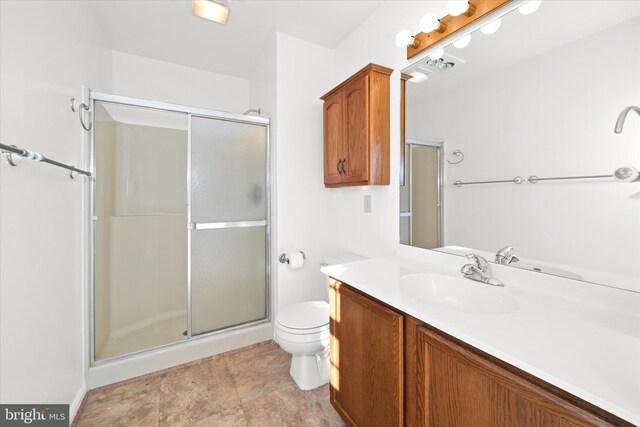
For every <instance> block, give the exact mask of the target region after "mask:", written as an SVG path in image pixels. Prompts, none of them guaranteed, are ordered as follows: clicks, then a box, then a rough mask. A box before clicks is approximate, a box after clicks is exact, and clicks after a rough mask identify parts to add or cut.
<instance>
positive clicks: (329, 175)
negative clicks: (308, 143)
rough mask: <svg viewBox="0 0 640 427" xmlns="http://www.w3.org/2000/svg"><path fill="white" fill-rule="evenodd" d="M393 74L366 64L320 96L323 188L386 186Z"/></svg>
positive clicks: (374, 65) (390, 70)
mask: <svg viewBox="0 0 640 427" xmlns="http://www.w3.org/2000/svg"><path fill="white" fill-rule="evenodd" d="M392 72H393V70H392V69H390V68H386V67H382V66H380V65H376V64H369V65H367V66H366V67H364V68H363V69H362V70H360V71H358V72H357V73H355V74H354V75H353V76H351V77H349V78H348V79H347V80H345V81H344V82H342V83H341V84H339V85H338V86H336V87H335V88H333V89H332V90H331V91H330V92H329V93H327V94H326V95H324V96H323V97H322V98H320V99H322V100H323V101H324V178H325V180H324V184H325V186H326V187H342V186H348V185H388V184H389V169H390V164H389V162H390V160H389V138H390V136H389V135H390V129H389V115H390V106H389V89H390V83H389V75H390V74H391V73H392Z"/></svg>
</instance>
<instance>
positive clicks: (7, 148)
mask: <svg viewBox="0 0 640 427" xmlns="http://www.w3.org/2000/svg"><path fill="white" fill-rule="evenodd" d="M0 149H1V150H2V153H5V154H6V156H7V162H8V163H9V164H10V165H11V166H17V164H16V162H14V161H13V159H12V158H11V156H12V154H18V155H19V156H22V157H26V158H28V159H33V160H35V161H37V162H44V163H49V164H50V165H54V166H58V167H59V168H64V169H67V170H69V171H70V172H69V177H70V178H71V179H73V172H75V173H79V174H82V175H86V176H91V172H87V171H85V170H82V169H78V168H76V167H75V166H70V165H65V164H64V163H60V162H57V161H55V160H51V159H48V158H47V157H45V156H43V155H42V154H40V153H36V152H35V151H30V150H26V149H24V148H19V147H16V146H14V145H6V144H0Z"/></svg>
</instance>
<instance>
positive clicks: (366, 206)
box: [364, 194, 371, 213]
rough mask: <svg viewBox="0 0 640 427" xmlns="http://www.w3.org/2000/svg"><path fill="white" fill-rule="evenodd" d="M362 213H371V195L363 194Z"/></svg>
mask: <svg viewBox="0 0 640 427" xmlns="http://www.w3.org/2000/svg"><path fill="white" fill-rule="evenodd" d="M364 213H371V195H369V194H366V195H365V196H364Z"/></svg>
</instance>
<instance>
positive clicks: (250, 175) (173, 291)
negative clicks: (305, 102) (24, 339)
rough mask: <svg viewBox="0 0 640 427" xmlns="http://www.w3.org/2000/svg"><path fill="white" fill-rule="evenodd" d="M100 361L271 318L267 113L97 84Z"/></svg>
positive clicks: (95, 234) (94, 193)
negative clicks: (114, 91)
mask: <svg viewBox="0 0 640 427" xmlns="http://www.w3.org/2000/svg"><path fill="white" fill-rule="evenodd" d="M91 103H92V112H93V117H92V119H93V120H92V123H93V128H92V152H91V159H92V171H93V172H94V176H95V179H94V180H93V182H92V188H91V204H92V208H91V211H92V212H91V218H90V221H91V225H92V238H91V244H90V246H91V258H92V260H91V264H92V268H91V272H92V274H91V276H92V287H91V301H92V310H91V323H92V325H91V326H92V327H91V331H92V333H91V361H92V364H93V365H96V364H100V363H102V362H105V361H109V360H113V359H121V358H123V357H127V356H130V355H133V354H137V353H141V352H146V351H149V350H152V349H158V348H162V347H167V346H173V345H176V344H178V343H182V342H184V341H190V340H194V339H196V338H199V337H205V336H211V335H213V334H219V333H222V332H226V331H230V330H235V329H240V328H247V327H250V326H253V325H257V324H259V323H265V322H268V320H269V315H270V313H269V290H270V277H269V231H270V230H269V228H270V227H269V224H270V223H269V208H270V205H269V198H270V192H269V157H270V156H269V120H268V119H266V118H263V117H256V116H246V115H240V114H230V113H223V112H216V111H211V110H204V109H199V108H192V107H186V106H181V105H175V104H167V103H161V102H153V101H146V100H140V99H133V98H128V97H122V96H116V95H110V94H104V93H96V92H92V93H91Z"/></svg>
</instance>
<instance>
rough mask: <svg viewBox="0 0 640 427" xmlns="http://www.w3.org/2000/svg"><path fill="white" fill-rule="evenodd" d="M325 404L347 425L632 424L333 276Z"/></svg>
mask: <svg viewBox="0 0 640 427" xmlns="http://www.w3.org/2000/svg"><path fill="white" fill-rule="evenodd" d="M330 288H331V298H330V305H331V320H330V322H331V353H330V354H331V388H330V390H331V391H330V393H331V404H332V405H333V406H334V408H335V409H336V410H337V411H338V413H339V414H340V415H341V416H342V418H343V419H344V421H345V422H346V423H347V424H348V425H350V426H361V427H369V426H400V425H405V426H409V427H414V426H416V427H419V426H424V427H441V426H456V427H465V426H469V427H484V426H486V427H500V426H504V427H516V426H527V427H538V426H539V427H542V426H544V427H555V426H631V425H632V424H630V423H628V422H625V421H624V420H622V419H620V418H618V417H616V416H614V415H612V414H610V413H608V412H606V411H604V410H602V409H600V408H598V407H596V406H594V405H592V404H590V403H588V402H585V401H583V400H582V399H579V398H578V397H576V396H573V395H572V394H570V393H567V392H565V391H564V390H561V389H559V388H557V387H555V386H553V385H551V384H549V383H547V382H545V381H542V380H540V379H539V378H536V377H534V376H533V375H530V374H528V373H526V372H524V371H522V370H520V369H518V368H515V367H514V366H511V365H509V364H508V363H506V362H503V361H502V360H499V359H497V358H495V357H493V356H490V355H488V354H486V353H484V352H482V351H480V350H478V349H476V348H474V347H472V346H470V345H468V344H466V343H463V342H461V341H459V340H457V339H455V338H453V337H450V336H448V335H446V334H444V333H443V332H441V331H439V330H437V329H435V328H433V327H431V326H429V325H427V324H425V323H423V322H421V321H419V320H417V319H415V318H413V317H411V316H409V315H406V314H403V313H401V312H398V311H397V310H395V309H393V308H391V307H389V306H387V305H385V304H383V303H381V302H379V301H377V300H375V299H373V298H371V297H368V296H367V295H365V294H363V293H361V292H359V291H357V290H355V289H353V288H351V287H349V286H348V285H345V284H344V283H341V282H339V281H336V280H332V282H331V285H330Z"/></svg>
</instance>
